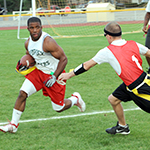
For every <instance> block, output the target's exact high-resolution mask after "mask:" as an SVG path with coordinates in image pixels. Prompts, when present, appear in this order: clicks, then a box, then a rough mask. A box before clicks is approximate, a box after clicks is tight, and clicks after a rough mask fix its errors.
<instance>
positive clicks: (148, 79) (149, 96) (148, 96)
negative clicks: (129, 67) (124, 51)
mask: <svg viewBox="0 0 150 150" xmlns="http://www.w3.org/2000/svg"><path fill="white" fill-rule="evenodd" d="M144 76H145V78H144V79H143V81H142V82H141V83H140V84H139V85H137V86H136V87H133V86H134V84H135V83H136V82H138V80H141V78H143V77H144ZM144 84H147V85H148V86H150V74H146V73H145V72H143V73H142V75H141V76H140V77H139V78H138V79H137V80H136V81H134V82H133V83H132V84H131V85H129V86H128V87H127V90H128V91H129V92H133V93H134V94H135V95H136V96H138V97H141V98H143V99H146V100H149V101H150V93H149V94H144V93H139V92H138V89H139V88H140V87H142V86H144ZM131 86H132V88H131ZM145 86H146V85H145Z"/></svg>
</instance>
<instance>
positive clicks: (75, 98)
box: [52, 92, 86, 112]
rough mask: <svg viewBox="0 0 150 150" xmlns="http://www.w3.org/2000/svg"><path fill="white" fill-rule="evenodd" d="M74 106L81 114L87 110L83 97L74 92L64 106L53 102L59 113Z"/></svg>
mask: <svg viewBox="0 0 150 150" xmlns="http://www.w3.org/2000/svg"><path fill="white" fill-rule="evenodd" d="M74 105H76V106H77V107H78V108H79V110H80V111H81V112H83V111H85V109H86V105H85V102H84V101H83V100H82V98H81V95H80V94H79V93H78V92H74V93H73V94H72V96H71V97H70V98H68V99H64V104H63V106H60V105H58V104H55V103H54V102H52V106H53V109H54V110H55V111H57V112H62V111H64V110H67V109H69V108H70V107H72V106H74Z"/></svg>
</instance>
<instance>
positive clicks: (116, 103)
mask: <svg viewBox="0 0 150 150" xmlns="http://www.w3.org/2000/svg"><path fill="white" fill-rule="evenodd" d="M108 100H109V102H110V104H111V106H112V107H113V109H114V111H115V114H116V116H117V118H118V121H119V124H120V125H126V122H125V116H124V112H123V107H122V105H121V101H120V100H119V99H118V98H116V97H115V96H113V95H112V94H111V95H110V96H109V97H108Z"/></svg>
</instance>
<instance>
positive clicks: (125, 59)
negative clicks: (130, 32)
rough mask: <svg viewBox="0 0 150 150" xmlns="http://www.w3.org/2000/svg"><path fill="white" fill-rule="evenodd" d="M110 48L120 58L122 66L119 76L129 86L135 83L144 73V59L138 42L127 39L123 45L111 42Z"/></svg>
mask: <svg viewBox="0 0 150 150" xmlns="http://www.w3.org/2000/svg"><path fill="white" fill-rule="evenodd" d="M108 49H109V50H110V51H111V52H112V53H113V54H114V56H115V58H116V59H117V60H118V62H119V64H120V67H121V74H120V75H118V76H119V77H120V78H121V79H122V80H123V82H124V83H125V84H126V85H127V86H128V85H130V84H131V83H133V82H134V81H135V80H136V79H137V78H138V77H139V76H140V75H141V74H142V73H143V69H142V59H141V57H140V53H139V48H138V46H137V44H136V42H134V41H127V43H126V44H124V45H122V46H117V45H112V44H110V45H109V46H108Z"/></svg>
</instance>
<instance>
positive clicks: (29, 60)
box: [20, 54, 36, 67]
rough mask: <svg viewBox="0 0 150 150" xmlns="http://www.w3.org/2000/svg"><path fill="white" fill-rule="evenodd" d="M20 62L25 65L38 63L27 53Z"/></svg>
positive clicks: (29, 65)
mask: <svg viewBox="0 0 150 150" xmlns="http://www.w3.org/2000/svg"><path fill="white" fill-rule="evenodd" d="M20 64H22V65H23V66H27V67H32V66H34V65H35V64H36V62H35V59H34V58H33V57H32V56H31V55H29V54H26V55H24V56H23V57H22V58H21V59H20Z"/></svg>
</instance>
